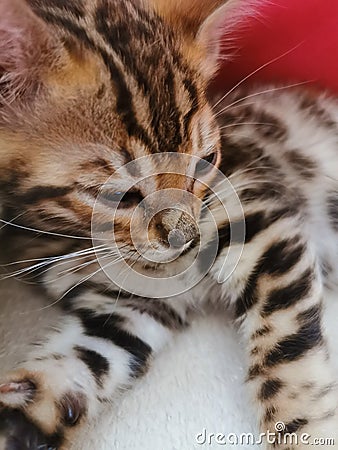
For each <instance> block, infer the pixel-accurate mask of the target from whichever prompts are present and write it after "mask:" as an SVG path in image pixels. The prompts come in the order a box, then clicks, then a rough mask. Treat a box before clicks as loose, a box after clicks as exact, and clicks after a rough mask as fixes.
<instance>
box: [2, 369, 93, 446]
mask: <svg viewBox="0 0 338 450" xmlns="http://www.w3.org/2000/svg"><path fill="white" fill-rule="evenodd" d="M60 392H61V390H60V387H59V386H54V389H53V386H51V385H49V384H48V380H47V379H46V374H43V373H39V372H36V373H35V372H27V371H24V370H21V371H18V372H15V373H13V374H12V375H10V376H9V377H8V378H7V380H5V381H4V382H0V435H1V437H0V450H52V449H59V448H61V445H62V442H63V441H64V439H65V434H66V433H67V430H68V429H70V428H71V427H74V426H75V425H77V424H78V423H79V422H80V420H81V418H82V416H83V415H84V413H85V410H86V402H85V398H84V395H83V394H82V393H81V392H65V393H62V394H61V395H60Z"/></svg>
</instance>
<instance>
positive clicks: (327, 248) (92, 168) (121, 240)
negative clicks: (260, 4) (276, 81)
mask: <svg viewBox="0 0 338 450" xmlns="http://www.w3.org/2000/svg"><path fill="white" fill-rule="evenodd" d="M205 3H207V2H204V3H202V2H199V1H198V0H196V1H195V3H194V2H193V4H190V5H189V11H188V12H189V16H186V17H185V16H184V14H182V15H180V11H181V13H182V10H180V8H181V7H183V6H184V5H180V2H177V3H176V2H175V1H172V2H168V1H163V2H162V1H158V2H155V5H146V4H145V3H143V2H142V1H138V0H124V1H123V2H121V1H118V0H94V1H92V0H91V1H89V0H88V1H86V0H72V1H69V2H67V1H60V0H28V1H27V2H24V0H15V1H14V0H2V1H1V3H0V61H1V63H0V69H1V79H0V83H1V84H0V88H1V98H0V102H1V103H0V139H1V147H0V180H1V186H2V197H3V202H4V204H5V206H6V209H7V210H8V211H9V212H10V213H11V214H12V216H11V218H13V219H15V223H17V224H19V225H20V226H24V227H30V228H34V229H38V230H41V232H44V233H45V235H44V236H45V237H46V238H48V233H51V234H53V233H54V235H53V236H51V238H50V240H48V239H47V248H44V247H42V252H44V255H45V256H51V258H50V259H46V260H42V263H41V264H40V263H37V264H36V265H35V266H34V267H35V268H36V269H40V270H39V281H40V283H41V285H42V286H43V287H44V289H45V291H46V293H47V295H48V298H49V299H50V300H52V301H55V302H59V304H60V306H61V307H62V308H63V310H64V320H62V322H60V324H59V328H58V329H57V330H53V331H51V332H50V334H49V335H48V336H46V338H45V340H44V341H43V342H42V343H41V344H40V345H39V346H35V347H34V349H33V350H32V352H31V353H30V355H29V356H28V357H27V360H26V361H25V362H23V363H22V364H21V365H20V367H19V368H18V369H17V370H15V371H14V372H12V373H9V374H8V376H7V378H6V379H5V380H2V382H1V384H0V402H1V408H2V409H1V420H2V428H3V431H4V433H3V437H2V442H3V445H4V448H5V449H6V450H14V449H18V448H20V449H30V450H32V449H34V450H37V449H56V448H57V449H59V448H63V449H67V448H69V447H70V445H71V444H70V442H73V441H74V440H75V439H76V433H77V432H79V430H81V427H84V426H85V425H86V423H88V422H89V421H91V420H92V419H93V418H95V417H96V416H97V415H98V414H100V408H101V404H102V403H103V402H106V401H110V400H111V399H112V398H113V396H114V395H116V394H117V392H118V390H119V389H121V388H125V387H127V386H131V385H132V384H133V383H134V382H135V380H137V379H138V378H139V377H140V376H142V375H143V374H144V373H145V372H146V371H147V370H148V368H149V365H150V363H151V361H152V359H153V358H154V357H155V355H156V354H157V353H158V352H160V351H161V350H162V348H163V347H164V346H165V345H166V344H167V342H168V341H169V340H170V339H171V338H172V336H173V335H174V334H175V333H176V332H178V331H179V330H185V329H186V327H187V326H188V325H189V320H190V314H189V311H190V310H191V309H192V308H194V307H196V306H198V307H203V305H205V304H210V303H214V304H216V305H218V306H219V307H224V308H228V311H230V312H232V313H233V315H234V319H235V321H236V323H237V324H238V325H239V328H240V329H241V331H242V334H243V339H244V341H245V342H246V349H247V356H248V362H249V363H248V364H249V371H248V383H249V384H250V385H251V387H252V390H253V397H254V399H255V402H256V406H257V418H258V419H259V421H260V427H261V431H262V432H267V431H270V432H276V442H275V443H274V444H272V443H271V441H270V443H268V442H267V443H266V448H274V449H278V450H287V449H289V450H290V449H305V448H308V444H307V443H306V442H301V441H299V444H298V445H295V444H290V443H289V444H284V443H283V439H282V438H283V435H284V434H285V433H296V434H297V436H298V437H299V439H300V437H301V436H302V435H303V433H308V434H310V435H311V438H310V442H314V439H315V438H317V437H328V438H336V445H335V447H334V446H330V447H327V448H337V446H338V434H337V429H338V414H337V401H338V395H337V388H336V378H335V375H334V373H333V371H332V369H331V364H330V355H329V353H328V348H327V345H326V339H325V333H324V330H323V327H322V323H321V316H322V308H323V305H322V302H323V297H324V296H325V289H328V288H330V286H331V287H334V286H336V284H335V283H336V281H337V270H336V261H337V253H338V246H337V232H338V214H337V192H338V183H337V178H336V177H337V169H338V153H337V130H338V128H337V124H338V104H337V102H336V100H334V99H330V98H326V97H325V96H320V95H315V94H309V93H306V92H301V91H298V90H293V89H281V88H273V87H268V88H261V87H260V88H257V89H254V90H251V91H248V92H242V91H239V90H237V91H236V90H235V91H234V92H233V93H231V94H229V95H228V96H226V97H225V98H224V99H221V100H220V101H218V102H217V103H216V105H217V106H216V107H214V108H212V105H211V104H210V103H209V102H208V99H207V98H206V93H205V90H206V86H207V83H208V81H209V80H210V78H211V77H212V76H213V74H214V73H215V72H216V70H217V66H218V62H219V53H220V51H219V50H220V42H219V34H220V25H221V24H223V25H224V20H226V23H229V24H230V25H229V27H228V29H229V30H230V28H231V25H232V24H233V23H235V22H237V21H238V20H241V14H242V13H243V12H244V13H245V14H247V13H248V11H247V8H246V6H247V5H248V2H243V5H244V9H242V5H239V6H240V7H238V8H236V7H235V8H234V9H233V6H236V4H237V3H238V2H235V5H233V3H234V2H230V3H227V4H225V5H219V4H220V3H222V2H221V1H215V2H209V5H205ZM183 12H184V10H183ZM185 12H187V11H185ZM187 17H189V20H188V18H187ZM264 91H266V93H264ZM172 155H174V156H172ZM175 155H177V158H176V157H175ZM144 156H147V160H146V163H145V164H143V163H142V161H144V160H142V159H141V158H142V157H144ZM169 156H171V157H170V158H169ZM158 158H159V159H158ZM134 160H137V161H136V163H135V164H134V165H133V164H132V165H131V166H130V165H128V163H129V164H130V162H133V161H134ZM159 161H160V162H161V164H162V165H163V167H164V170H162V167H161V164H158V163H159ZM124 165H126V168H125V169H123V168H122V170H121V169H120V168H121V166H124ZM128 167H129V168H128ZM218 168H219V169H220V170H221V172H223V174H224V175H225V176H226V177H227V178H228V179H229V180H230V181H231V184H232V185H233V186H234V188H235V191H236V192H237V194H238V197H237V194H236V192H232V191H231V186H230V185H228V184H226V180H220V175H219V174H220V172H219V171H218ZM112 176H113V178H111V177H112ZM107 180H109V181H108V182H107ZM110 180H112V181H110ZM131 186H132V187H131ZM102 187H103V190H102ZM159 192H160V195H155V196H153V194H156V193H159ZM167 192H169V193H171V194H172V195H171V194H170V195H169V196H168V198H166V195H165V194H166V193H167ZM164 200H165V201H164ZM237 200H240V202H237ZM162 201H163V202H164V203H165V205H167V203H166V202H167V201H169V202H170V201H171V202H172V205H171V206H170V207H166V206H165V207H164V208H163V207H162ZM236 202H237V203H236ZM238 203H239V204H241V207H240V208H239V207H238ZM139 204H142V207H141V208H139V207H138V205H139ZM208 211H211V215H212V217H211V216H210V214H209V213H208ZM96 214H97V215H96ZM208 214H209V215H208ZM17 216H18V217H17ZM93 217H94V220H92V219H93ZM211 219H213V220H214V222H213V221H212V220H211ZM133 221H134V222H133ZM92 223H94V226H93V227H92ZM132 223H133V224H134V225H133V226H134V229H135V230H136V238H135V239H134V240H132V236H131V228H132V227H131V224H132ZM145 224H147V225H145ZM244 225H245V227H246V230H244ZM112 228H114V231H115V233H114V241H113V239H111V240H110V241H109V240H107V239H106V240H104V239H103V238H102V240H100V236H101V237H102V236H103V237H106V236H107V233H108V236H110V235H109V233H111V230H112ZM244 231H245V233H244ZM93 234H94V235H95V239H94V241H95V246H94V247H92V242H91V237H92V235H93ZM67 235H69V236H74V239H69V238H67V237H66V236H67ZM78 237H80V239H77V238H78ZM202 238H203V239H202ZM242 238H244V248H243V249H242V246H241V244H242V242H241V240H242ZM135 242H136V243H137V245H141V247H142V251H143V253H141V254H139V252H138V251H137V249H136V244H135ZM200 242H204V245H203V246H202V247H201V248H200V245H199V243H200ZM34 243H35V241H34ZM230 244H231V245H230ZM41 246H42V239H41ZM215 249H216V250H215ZM231 249H234V250H235V251H234V253H231V251H230V250H231ZM117 250H119V252H120V253H118V254H119V255H122V258H120V259H119V258H118V257H116V259H114V258H113V263H114V264H113V265H114V267H115V269H116V268H117V270H116V271H115V272H116V273H117V274H119V273H122V272H123V270H125V268H126V263H125V261H127V268H129V269H130V270H132V269H133V270H134V271H135V273H138V274H141V275H142V276H152V277H154V279H155V280H156V277H157V276H158V274H160V275H161V277H162V279H163V277H165V276H167V278H168V279H167V282H166V283H164V284H161V286H162V288H163V286H164V291H166V289H167V291H168V292H174V291H175V289H176V287H177V286H178V285H179V283H180V282H182V279H181V278H180V280H179V282H178V281H176V278H175V277H176V274H177V273H178V272H179V273H183V272H184V271H185V270H186V268H187V267H188V266H189V265H190V264H191V261H194V260H195V259H196V258H198V256H201V258H200V259H199V260H198V264H196V265H195V266H193V275H192V278H194V277H195V278H196V277H197V278H198V274H200V273H202V275H203V276H202V278H203V279H202V280H201V281H200V282H199V283H194V284H196V285H195V286H194V287H193V288H191V289H190V290H187V289H184V286H190V278H189V279H187V280H185V279H184V276H183V284H182V286H183V288H182V289H181V288H180V291H182V293H181V294H178V295H172V297H169V298H164V295H163V292H162V291H161V290H160V289H159V290H158V291H156V293H154V292H153V295H150V294H151V292H150V291H151V289H150V290H149V289H148V291H149V292H150V294H149V295H148V297H149V298H146V297H145V296H142V295H141V294H140V293H137V292H136V293H135V291H137V289H138V288H140V290H141V291H142V289H145V290H146V289H147V286H148V283H145V284H146V286H143V287H142V286H141V287H140V286H139V285H138V283H136V284H137V286H134V287H133V289H131V290H132V291H133V292H134V295H132V294H130V293H128V289H127V287H128V286H125V284H123V280H121V283H122V284H119V283H114V282H113V281H114V279H112V277H111V276H107V274H106V270H105V268H106V266H105V264H104V261H105V260H104V258H105V257H107V258H108V261H110V260H109V258H112V255H116V254H117V253H116V252H117ZM214 250H215V254H214V255H213V251H214ZM242 250H243V252H242ZM241 252H242V254H241ZM162 254H163V255H164V254H165V257H163V260H161V255H162ZM210 254H211V256H212V258H211V259H212V260H213V256H214V257H215V261H214V263H213V264H211V266H212V267H210V268H208V271H207V272H208V273H207V275H205V276H204V272H203V270H204V267H203V266H204V265H205V264H204V263H205V262H206V261H208V260H209V259H210ZM102 255H103V256H102ZM154 255H157V256H159V260H157V261H155V260H154V259H152V258H154ZM168 255H170V258H171V259H169V260H168V259H166V258H168ZM177 255H179V256H177ZM96 257H97V259H96ZM31 258H33V257H31ZM208 258H209V259H208ZM122 259H123V261H122ZM97 260H98V261H99V262H98V261H97ZM102 261H103V263H102ZM99 263H100V264H101V265H100V264H99ZM123 264H124V266H123ZM189 267H190V266H189ZM235 267H236V268H235ZM234 268H235V270H234V271H233V269H234ZM232 271H233V273H232V274H231V272H232ZM116 273H114V276H115V275H116ZM189 273H190V275H189V276H191V273H192V272H189ZM196 274H197V275H196ZM230 274H231V276H230ZM108 275H111V273H109V274H108ZM183 275H184V273H183ZM195 278H194V279H195ZM197 278H196V279H197ZM149 283H150V285H151V282H150V281H149ZM184 283H186V284H184ZM151 286H152V285H151ZM155 286H157V285H156V283H155ZM134 288H135V289H134ZM148 291H147V292H148ZM184 291H185V292H184ZM141 293H142V292H141ZM176 293H177V292H176ZM154 297H156V298H154ZM224 381H225V382H226V380H224ZM277 422H283V423H284V424H285V426H284V427H282V428H283V430H281V431H280V432H279V433H278V432H277V431H276V430H275V424H276V423H277ZM314 447H316V445H315V446H314ZM319 447H320V448H326V447H325V445H324V446H323V445H322V446H318V448H319Z"/></svg>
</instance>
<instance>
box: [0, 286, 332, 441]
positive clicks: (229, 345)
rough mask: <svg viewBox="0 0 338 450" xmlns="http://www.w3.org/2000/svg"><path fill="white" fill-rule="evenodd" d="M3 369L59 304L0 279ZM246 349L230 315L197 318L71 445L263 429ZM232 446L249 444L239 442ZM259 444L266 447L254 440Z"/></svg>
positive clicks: (43, 326)
mask: <svg viewBox="0 0 338 450" xmlns="http://www.w3.org/2000/svg"><path fill="white" fill-rule="evenodd" d="M0 286H1V290H0V299H1V316H0V337H1V341H0V358H1V367H0V372H1V373H3V372H5V371H6V370H8V369H10V368H11V367H13V365H14V364H15V363H16V362H17V361H19V360H20V358H21V357H23V355H26V350H27V346H28V344H29V342H31V341H32V340H33V339H35V338H36V337H37V336H41V335H43V333H44V332H45V330H46V328H47V327H48V325H50V324H52V323H53V322H54V321H55V320H57V318H58V312H57V310H55V309H53V308H45V309H42V308H43V307H44V306H45V301H44V300H43V299H42V298H40V297H39V295H38V294H37V293H34V291H33V293H32V291H31V290H30V289H29V288H28V286H27V285H25V284H23V283H19V282H14V283H13V282H10V283H8V282H6V283H4V282H2V283H1V284H0ZM331 300H333V301H331V302H330V303H329V304H328V305H327V308H326V322H327V323H328V325H327V329H328V331H329V334H330V346H331V350H332V353H333V354H334V359H335V363H337V368H338V349H337V346H336V345H335V342H337V337H338V327H337V326H336V322H337V318H338V298H337V297H336V298H335V300H336V301H334V299H331ZM244 365H245V362H244V358H243V349H242V348H241V344H240V342H239V337H238V335H237V334H236V333H235V332H234V331H233V330H232V327H231V325H229V324H228V323H227V321H226V319H225V318H221V317H216V316H210V317H204V318H201V319H197V320H196V321H195V323H194V324H193V326H192V328H191V329H189V330H188V331H186V332H184V333H182V334H181V335H178V336H177V339H176V340H175V341H174V342H173V343H172V345H171V346H170V347H169V348H168V349H167V351H164V352H163V353H162V354H161V355H160V356H159V357H158V358H157V359H156V360H155V361H154V364H153V366H152V368H151V370H150V372H149V373H148V374H147V375H146V376H145V377H144V378H143V379H142V380H141V381H139V382H138V383H137V385H136V386H135V388H134V389H133V390H130V391H128V392H125V393H123V394H122V395H121V396H120V397H119V398H117V399H116V401H115V403H114V404H113V405H111V406H109V407H108V405H107V407H106V410H105V413H104V414H103V415H102V417H101V418H100V420H99V421H98V423H93V424H91V428H90V429H89V430H87V431H86V432H85V433H81V435H80V436H78V439H77V440H76V441H77V442H76V444H74V448H72V450H75V449H76V450H80V449H81V450H108V449H114V450H191V449H202V448H205V449H221V448H225V447H227V448H229V446H222V445H219V444H217V443H216V442H215V440H214V439H213V443H212V444H211V445H208V444H204V445H199V444H198V443H197V442H196V435H197V434H198V433H200V432H202V430H203V429H206V430H207V432H208V433H223V434H228V433H237V434H240V433H248V432H253V433H257V431H256V430H255V414H254V409H253V407H252V406H251V405H250V400H249V394H248V392H247V389H246V388H245V386H244V378H245V369H244ZM232 448H235V449H237V448H238V449H239V448H248V447H241V446H234V447H232ZM249 448H250V449H255V450H258V448H261V447H260V446H258V445H257V446H250V447H249Z"/></svg>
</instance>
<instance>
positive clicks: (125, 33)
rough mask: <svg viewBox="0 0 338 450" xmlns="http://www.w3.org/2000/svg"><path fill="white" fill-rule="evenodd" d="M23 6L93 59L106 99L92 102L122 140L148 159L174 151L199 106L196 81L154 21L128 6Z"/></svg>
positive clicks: (175, 39)
mask: <svg viewBox="0 0 338 450" xmlns="http://www.w3.org/2000/svg"><path fill="white" fill-rule="evenodd" d="M29 2H30V4H31V5H32V6H33V8H34V10H35V12H36V13H37V14H38V15H39V16H40V17H41V18H42V19H43V20H44V21H45V22H47V23H48V25H50V26H52V27H56V30H57V33H58V34H60V35H61V36H62V37H63V38H64V39H72V40H75V41H76V42H77V44H80V45H81V46H82V47H83V48H85V49H86V51H87V52H90V53H94V54H95V55H97V56H98V57H99V59H100V61H101V63H102V64H103V66H104V70H105V72H106V73H107V74H108V77H104V78H105V81H104V85H105V88H106V90H107V91H108V93H109V95H107V96H103V97H102V98H101V99H100V101H99V100H96V102H97V103H101V104H102V105H103V107H107V102H108V101H109V102H110V107H111V108H114V110H115V112H116V114H117V115H118V117H119V119H120V120H121V122H122V125H123V126H124V127H125V129H126V131H127V134H128V136H130V137H132V138H136V139H137V140H139V141H140V142H141V143H142V144H143V145H144V146H145V147H146V148H147V149H148V150H149V151H150V152H153V153H156V152H162V151H165V152H172V151H178V150H179V149H180V146H182V145H183V144H184V143H185V142H186V140H187V138H188V137H189V132H190V126H191V121H192V119H193V118H194V116H195V114H196V112H197V111H198V109H199V106H200V103H201V101H202V99H201V98H200V92H201V90H202V86H201V85H202V81H201V80H200V79H199V77H198V75H197V73H196V72H195V71H194V70H193V69H192V68H191V67H190V66H189V65H188V63H187V61H186V59H185V58H184V57H183V56H182V52H181V50H182V48H181V43H180V37H179V36H177V35H175V36H174V34H173V31H172V30H171V29H170V28H169V26H168V25H166V24H165V22H164V21H163V20H162V19H161V18H160V17H159V16H157V15H156V14H155V13H154V12H152V11H150V10H148V9H147V8H145V7H144V6H142V3H141V2H139V1H134V0H124V1H123V2H121V1H118V0H109V1H108V0H99V1H93V2H89V1H85V0H83V1H81V0H77V1H76V2H74V3H72V5H71V6H68V3H67V6H66V5H65V2H57V1H55V0H48V1H45V0H43V1H42V0H29ZM93 62H94V63H95V60H93ZM98 69H99V68H98ZM101 69H102V68H101Z"/></svg>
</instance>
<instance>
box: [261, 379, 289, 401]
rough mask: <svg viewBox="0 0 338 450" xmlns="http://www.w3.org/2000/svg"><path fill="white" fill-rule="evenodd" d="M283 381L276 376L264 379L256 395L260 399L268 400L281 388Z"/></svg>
mask: <svg viewBox="0 0 338 450" xmlns="http://www.w3.org/2000/svg"><path fill="white" fill-rule="evenodd" d="M283 386H284V383H283V382H282V381H281V380H279V379H278V378H275V379H271V380H267V381H264V383H263V384H262V387H261V390H260V393H259V395H258V397H259V399H260V400H263V401H264V400H269V399H271V398H272V397H274V396H275V395H277V394H278V392H279V391H280V390H281V389H282V387H283Z"/></svg>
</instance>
